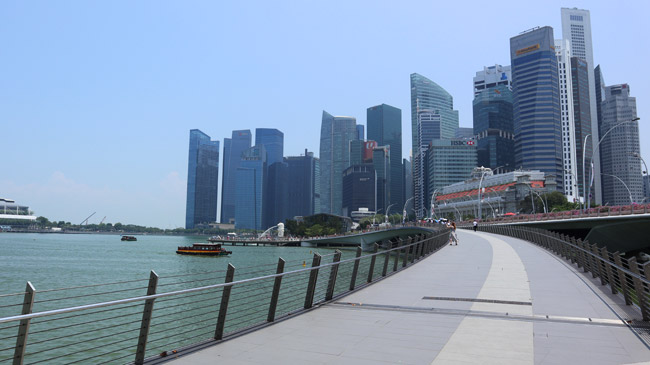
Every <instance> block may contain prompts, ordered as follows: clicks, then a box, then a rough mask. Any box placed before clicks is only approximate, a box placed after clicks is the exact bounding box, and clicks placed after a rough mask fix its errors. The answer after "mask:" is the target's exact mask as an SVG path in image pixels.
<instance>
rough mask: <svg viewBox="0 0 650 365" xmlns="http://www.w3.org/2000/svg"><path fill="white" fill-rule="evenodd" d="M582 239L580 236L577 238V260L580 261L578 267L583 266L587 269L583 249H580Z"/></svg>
mask: <svg viewBox="0 0 650 365" xmlns="http://www.w3.org/2000/svg"><path fill="white" fill-rule="evenodd" d="M581 243H582V240H581V239H580V238H578V239H577V240H576V260H577V261H578V269H580V268H582V269H583V271H585V270H586V269H585V263H584V259H583V255H582V250H581V249H580V248H581V247H582V245H581Z"/></svg>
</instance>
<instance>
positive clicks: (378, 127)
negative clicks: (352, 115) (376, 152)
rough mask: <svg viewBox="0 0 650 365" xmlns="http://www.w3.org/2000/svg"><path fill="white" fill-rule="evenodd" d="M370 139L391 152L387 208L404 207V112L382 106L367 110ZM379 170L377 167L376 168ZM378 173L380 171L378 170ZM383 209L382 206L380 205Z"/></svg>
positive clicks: (388, 106)
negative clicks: (393, 206)
mask: <svg viewBox="0 0 650 365" xmlns="http://www.w3.org/2000/svg"><path fill="white" fill-rule="evenodd" d="M366 115H367V125H368V139H369V140H373V141H376V142H377V144H378V145H379V146H385V147H388V148H389V150H390V177H389V180H390V183H389V185H388V191H387V199H388V200H387V201H386V202H385V206H386V207H387V206H388V205H390V204H395V205H396V206H399V207H401V206H403V205H404V196H403V190H404V188H403V187H402V183H403V181H402V180H403V179H402V110H401V109H399V108H395V107H393V106H390V105H386V104H381V105H376V106H373V107H370V108H368V109H367V114H366ZM375 169H376V170H377V167H376V166H375ZM377 171H378V170H377ZM378 206H379V207H382V205H378Z"/></svg>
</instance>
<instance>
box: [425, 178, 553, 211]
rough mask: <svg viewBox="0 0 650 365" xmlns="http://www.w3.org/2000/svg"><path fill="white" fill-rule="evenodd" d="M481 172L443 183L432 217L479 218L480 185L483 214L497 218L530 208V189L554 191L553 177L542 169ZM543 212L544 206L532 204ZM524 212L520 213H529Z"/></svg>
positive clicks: (437, 195) (541, 191) (540, 191)
mask: <svg viewBox="0 0 650 365" xmlns="http://www.w3.org/2000/svg"><path fill="white" fill-rule="evenodd" d="M481 175H482V174H474V176H473V177H472V178H470V179H467V180H465V181H461V182H457V183H455V184H452V185H448V186H444V187H442V188H441V189H440V190H439V194H436V197H435V206H434V217H438V218H440V217H449V216H453V217H454V218H455V219H458V217H459V216H463V217H465V216H473V217H478V208H479V188H481V211H482V214H483V217H484V218H485V217H497V216H500V215H503V214H505V213H517V212H519V211H521V210H523V209H525V208H528V209H531V208H532V207H531V205H532V204H531V203H530V199H531V196H533V197H536V195H533V194H534V193H532V191H534V192H535V193H538V194H544V193H550V192H552V191H555V190H556V189H557V188H556V186H555V178H553V177H549V176H546V175H545V174H544V172H542V171H535V170H532V171H526V170H516V171H511V172H507V173H504V174H498V175H492V174H485V175H483V179H482V180H481V178H480V176H481ZM535 211H536V212H543V211H544V207H543V206H542V207H535ZM531 212H532V210H531V211H525V212H522V213H531Z"/></svg>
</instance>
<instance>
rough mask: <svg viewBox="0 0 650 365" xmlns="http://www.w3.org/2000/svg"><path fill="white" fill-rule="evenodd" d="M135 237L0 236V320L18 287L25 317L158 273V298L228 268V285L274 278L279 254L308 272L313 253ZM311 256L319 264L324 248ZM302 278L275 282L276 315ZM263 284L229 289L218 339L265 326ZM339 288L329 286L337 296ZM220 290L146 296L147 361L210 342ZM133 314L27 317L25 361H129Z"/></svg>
mask: <svg viewBox="0 0 650 365" xmlns="http://www.w3.org/2000/svg"><path fill="white" fill-rule="evenodd" d="M137 238H138V240H137V241H136V242H128V241H121V240H120V236H118V235H103V234H23V233H0V253H1V254H0V257H1V261H0V263H1V265H0V317H7V316H13V315H17V314H20V310H21V307H22V301H23V296H24V294H23V293H24V290H25V285H26V282H27V281H30V282H31V283H32V285H33V286H34V288H35V289H36V295H35V299H36V300H35V304H34V308H33V312H39V311H44V310H50V309H58V308H65V307H71V306H79V305H85V304H92V303H99V302H103V301H110V300H117V299H124V298H130V297H136V296H141V295H145V294H146V291H147V285H148V279H149V275H150V271H151V270H154V271H155V272H156V273H157V274H158V275H159V277H160V279H159V282H158V289H157V293H163V292H170V291H174V290H181V289H186V288H193V287H197V286H206V285H212V284H219V283H223V281H224V278H225V272H226V268H227V265H228V264H229V263H230V264H232V265H233V266H234V267H235V268H236V271H235V280H241V279H244V278H250V277H259V276H263V275H268V274H273V273H275V269H276V265H277V262H278V258H279V257H282V258H283V259H285V260H286V262H287V264H286V267H285V272H286V271H290V270H296V269H301V268H303V267H304V266H303V264H304V265H306V266H311V260H312V257H313V253H314V252H316V251H315V250H314V249H311V248H302V247H272V246H269V247H256V246H247V247H244V246H234V247H230V246H226V247H227V249H228V250H231V251H232V252H233V253H232V255H230V256H227V257H223V256H222V257H199V256H191V255H178V254H176V253H175V250H176V248H177V247H178V246H187V245H191V244H192V243H194V242H205V237H169V236H150V235H138V236H137ZM317 252H318V253H320V254H321V255H323V263H325V262H330V261H331V259H332V253H333V252H334V249H318V250H317ZM351 255H352V253H351V252H349V251H348V252H344V258H345V257H350V256H351ZM362 270H363V265H362ZM340 271H341V272H349V271H351V265H347V267H346V265H341V268H340ZM366 273H367V267H366ZM308 275H309V273H304V274H300V275H295V276H293V277H286V278H285V279H283V280H284V281H283V289H282V292H281V295H280V301H279V304H278V313H279V314H282V313H287V312H289V311H291V310H294V309H297V308H300V307H301V306H302V304H303V301H304V293H305V288H306V285H307V277H308ZM327 275H328V272H325V270H322V271H321V273H320V274H319V285H318V287H317V294H316V296H323V295H324V290H325V286H326V282H327ZM364 275H365V274H364ZM99 284H101V285H99ZM272 284H273V282H272V280H266V281H263V282H254V283H251V284H246V285H242V286H240V287H234V288H233V291H232V292H233V293H232V296H231V300H230V305H229V308H228V320H229V322H226V323H227V324H226V333H228V332H229V331H235V330H238V329H241V328H243V327H245V326H247V325H250V324H254V323H259V322H260V321H264V320H265V318H266V314H267V312H268V298H269V294H270V290H271V287H272ZM339 284H340V285H339ZM345 285H347V284H345V283H343V282H341V283H338V282H337V288H339V287H340V288H341V290H344V287H345ZM61 288H71V289H65V290H58V289H61ZM12 294H15V295H12ZM221 294H222V290H221V289H219V290H212V291H207V292H203V293H199V294H197V295H194V296H184V297H170V298H161V299H158V300H156V302H155V308H154V315H153V319H152V328H151V330H150V335H149V341H150V342H151V343H150V345H148V347H147V350H148V351H147V355H148V356H151V355H152V354H157V353H159V351H160V350H161V349H162V350H167V349H171V348H178V347H179V346H184V345H188V344H191V343H195V342H197V341H200V340H205V339H208V338H210V337H212V334H213V333H214V324H215V323H216V317H217V314H218V308H219V304H220V300H221V299H220V298H221ZM142 309H143V305H142V303H137V304H130V305H123V306H120V307H118V308H111V310H110V311H101V310H96V311H91V312H90V313H84V314H83V315H77V314H73V315H71V314H68V315H67V316H66V315H60V316H57V317H53V318H51V317H48V318H37V319H34V320H32V323H31V327H30V335H29V337H28V340H29V341H28V346H27V354H26V357H25V363H38V362H41V361H45V362H56V363H66V362H71V361H80V362H82V363H100V362H102V361H98V359H103V360H104V361H106V362H110V363H125V362H129V361H133V358H132V357H133V353H134V352H135V344H137V336H138V333H139V326H140V320H141V318H142ZM16 333H17V326H16V323H4V324H0V363H6V362H10V361H11V358H12V356H13V347H14V346H15V336H16ZM54 339H58V340H54ZM90 339H96V340H92V341H91V340H90ZM107 349H110V351H107Z"/></svg>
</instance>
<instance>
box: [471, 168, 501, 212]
mask: <svg viewBox="0 0 650 365" xmlns="http://www.w3.org/2000/svg"><path fill="white" fill-rule="evenodd" d="M506 166H508V164H505V165H502V166H497V167H495V168H493V169H490V168H489V167H488V169H489V170H490V172H494V170H498V169H500V168H502V167H506ZM486 173H487V171H483V172H482V173H481V180H479V182H478V219H482V218H483V214H482V211H481V185H482V184H483V177H484V176H485V174H486Z"/></svg>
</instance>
